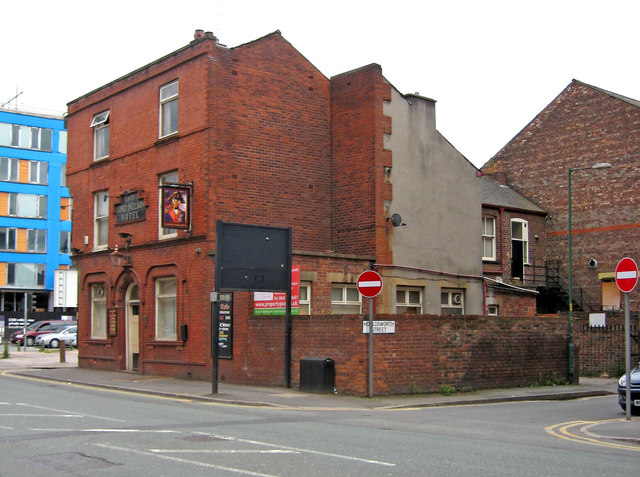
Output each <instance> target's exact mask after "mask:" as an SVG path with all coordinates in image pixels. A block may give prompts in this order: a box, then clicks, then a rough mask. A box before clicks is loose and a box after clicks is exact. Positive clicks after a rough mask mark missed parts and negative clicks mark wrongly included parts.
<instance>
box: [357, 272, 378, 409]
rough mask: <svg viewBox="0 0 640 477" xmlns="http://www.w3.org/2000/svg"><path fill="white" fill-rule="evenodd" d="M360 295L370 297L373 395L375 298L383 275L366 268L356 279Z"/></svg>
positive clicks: (371, 389)
mask: <svg viewBox="0 0 640 477" xmlns="http://www.w3.org/2000/svg"><path fill="white" fill-rule="evenodd" d="M356 287H357V288H358V291H359V292H360V295H362V296H363V297H366V298H368V299H369V397H370V398H372V397H373V299H374V298H375V297H376V296H378V294H379V293H380V291H381V290H382V277H381V276H380V275H379V274H378V272H376V271H375V270H365V271H364V272H362V273H361V274H360V276H359V277H358V280H357V281H356Z"/></svg>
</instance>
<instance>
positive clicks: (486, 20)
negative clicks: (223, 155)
mask: <svg viewBox="0 0 640 477" xmlns="http://www.w3.org/2000/svg"><path fill="white" fill-rule="evenodd" d="M1 12H2V15H1V17H0V44H2V45H3V50H2V55H1V56H0V58H1V60H0V65H1V66H0V105H3V104H4V106H3V107H5V108H7V107H9V108H15V107H18V109H22V110H29V111H35V112H40V113H47V114H63V113H64V112H65V111H66V109H67V107H66V104H67V103H68V102H70V101H72V100H74V99H76V98H78V97H80V96H82V95H84V94H86V93H88V92H90V91H93V90H94V89H97V88H99V87H101V86H103V85H105V84H106V83H108V82H110V81H112V80H114V79H116V78H119V77H121V76H123V75H126V74H127V73H130V72H131V71H133V70H135V69H137V68H139V67H141V66H144V65H146V64H148V63H150V62H152V61H154V60H156V59H158V58H160V57H162V56H164V55H166V54H169V53H171V52H173V51H175V50H177V49H179V48H181V47H183V46H185V45H187V44H188V43H189V42H190V41H191V40H193V34H194V32H195V30H196V29H203V30H205V31H212V32H213V33H214V34H215V35H216V37H218V39H219V40H220V43H222V44H224V45H226V46H228V47H230V48H231V47H235V46H238V45H242V44H244V43H247V42H250V41H253V40H255V39H258V38H261V37H263V36H265V35H268V34H270V33H272V32H274V31H276V30H279V31H280V32H281V33H282V36H283V37H284V38H285V39H286V40H287V41H289V43H291V44H292V45H293V46H294V47H295V48H296V49H297V50H298V51H299V52H300V53H301V54H302V55H303V56H304V57H305V58H307V60H309V61H310V62H311V63H312V64H313V65H314V66H315V67H316V68H318V70H319V71H320V72H321V73H323V74H324V75H325V76H326V77H328V78H330V77H332V76H335V75H338V74H340V73H344V72H346V71H350V70H353V69H356V68H359V67H361V66H365V65H368V64H371V63H377V64H379V65H380V66H381V67H382V73H383V75H384V76H385V78H386V79H387V80H388V81H389V82H391V84H393V86H394V87H395V88H396V89H397V90H398V91H399V92H400V93H403V94H413V93H418V94H420V95H422V96H426V97H428V98H432V99H434V100H436V101H437V103H436V127H437V129H438V131H440V133H441V134H442V135H444V137H445V138H446V139H447V140H448V141H449V142H450V143H451V144H453V146H454V147H455V148H456V149H458V151H460V152H461V153H462V154H463V155H464V156H465V157H466V158H467V159H468V160H469V161H471V162H472V163H473V164H474V165H475V166H477V167H481V166H482V165H483V164H484V163H485V162H486V161H488V160H489V159H491V157H492V156H493V155H494V154H496V153H497V152H498V151H499V150H500V149H501V148H502V147H503V146H504V145H505V144H507V143H508V142H509V141H510V140H511V139H512V138H513V137H514V136H515V135H516V134H517V133H518V132H519V131H520V130H521V129H522V128H524V127H525V126H526V125H527V124H528V123H529V122H530V121H531V120H533V119H534V118H535V116H536V115H537V114H538V113H539V112H540V111H542V110H543V109H544V108H545V107H546V106H547V105H548V104H549V103H550V102H552V101H553V100H554V98H555V97H556V96H558V95H559V94H560V93H561V92H562V90H563V89H564V88H566V87H567V86H568V85H569V84H570V83H571V81H572V80H573V79H577V80H580V81H582V82H585V83H588V84H591V85H594V86H597V87H600V88H603V89H606V90H609V91H613V92H615V93H618V94H622V95H625V96H629V97H631V98H634V99H640V61H638V46H640V35H638V28H637V22H638V18H640V2H638V1H637V0H608V1H603V0H600V1H593V0H578V1H575V0H554V1H549V0H537V1H536V2H532V1H527V2H525V1H521V0H509V1H507V0H484V1H478V0H439V1H432V0H412V1H409V0H386V1H379V0H367V1H362V0H356V1H353V0H341V1H337V0H325V1H323V2H303V1H299V0H298V1H292V0H271V1H265V0H232V1H224V2H223V1H219V0H182V1H181V2H176V1H175V0H174V1H167V0H155V1H147V0H128V1H122V0H110V1H109V2H105V3H102V4H100V3H95V2H87V1H86V0H82V1H79V0H59V1H57V2H52V1H50V0H46V1H45V0H30V1H27V2H6V3H3V5H2V9H1ZM16 95H17V98H16V99H13V101H11V102H10V103H9V104H6V103H7V102H8V101H9V100H11V99H12V98H13V97H14V96H16Z"/></svg>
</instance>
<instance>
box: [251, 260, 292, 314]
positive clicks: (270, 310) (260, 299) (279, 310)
mask: <svg viewBox="0 0 640 477" xmlns="http://www.w3.org/2000/svg"><path fill="white" fill-rule="evenodd" d="M299 299H300V266H298V265H294V266H293V267H291V314H292V315H297V314H298V313H299V311H300V309H299V306H298V304H299ZM286 312H287V294H286V293H283V292H255V293H254V294H253V314H254V315H284V314H285V313H286Z"/></svg>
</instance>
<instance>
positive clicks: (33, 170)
mask: <svg viewBox="0 0 640 477" xmlns="http://www.w3.org/2000/svg"><path fill="white" fill-rule="evenodd" d="M29 183H30V184H40V185H47V184H48V183H49V163H48V162H46V161H29Z"/></svg>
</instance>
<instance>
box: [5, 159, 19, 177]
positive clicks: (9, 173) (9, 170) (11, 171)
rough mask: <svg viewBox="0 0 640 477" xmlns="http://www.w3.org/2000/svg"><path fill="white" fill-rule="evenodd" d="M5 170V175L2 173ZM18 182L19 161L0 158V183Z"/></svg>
mask: <svg viewBox="0 0 640 477" xmlns="http://www.w3.org/2000/svg"><path fill="white" fill-rule="evenodd" d="M5 170H6V174H4V171H5ZM19 180H20V160H19V159H16V158H15V157H0V181H4V182H18V181H19Z"/></svg>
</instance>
